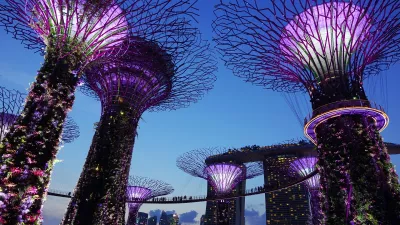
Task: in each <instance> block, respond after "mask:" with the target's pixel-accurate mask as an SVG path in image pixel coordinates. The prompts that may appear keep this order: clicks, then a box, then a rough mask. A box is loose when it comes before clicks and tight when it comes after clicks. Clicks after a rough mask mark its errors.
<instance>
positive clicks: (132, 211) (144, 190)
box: [126, 176, 174, 225]
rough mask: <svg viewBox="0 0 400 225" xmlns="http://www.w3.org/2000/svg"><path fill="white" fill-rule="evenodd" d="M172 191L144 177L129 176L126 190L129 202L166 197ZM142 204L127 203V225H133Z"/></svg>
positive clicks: (168, 186)
mask: <svg viewBox="0 0 400 225" xmlns="http://www.w3.org/2000/svg"><path fill="white" fill-rule="evenodd" d="M173 191H174V189H173V188H172V186H171V185H169V184H167V183H165V182H163V181H159V180H153V179H150V178H146V177H139V176H130V177H129V182H128V188H127V190H126V192H127V197H128V199H129V200H131V201H134V200H138V201H145V200H148V199H151V198H154V197H157V196H162V195H168V194H171V193H172V192H173ZM142 204H143V203H128V207H129V216H128V222H127V223H126V224H127V225H135V224H136V217H137V214H138V212H139V208H140V206H142Z"/></svg>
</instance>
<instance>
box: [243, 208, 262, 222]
mask: <svg viewBox="0 0 400 225" xmlns="http://www.w3.org/2000/svg"><path fill="white" fill-rule="evenodd" d="M244 216H245V220H246V221H245V223H246V225H264V224H266V223H267V221H266V218H265V213H263V214H261V215H260V213H259V212H258V211H256V210H254V209H251V210H248V209H245V210H244Z"/></svg>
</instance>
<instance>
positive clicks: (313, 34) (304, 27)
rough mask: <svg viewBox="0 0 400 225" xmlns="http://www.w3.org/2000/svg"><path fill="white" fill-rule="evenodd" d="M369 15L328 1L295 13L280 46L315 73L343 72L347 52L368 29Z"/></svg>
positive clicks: (361, 38)
mask: <svg viewBox="0 0 400 225" xmlns="http://www.w3.org/2000/svg"><path fill="white" fill-rule="evenodd" d="M369 20H370V19H369V16H368V15H366V14H365V12H364V11H363V10H362V9H361V8H359V7H357V6H355V5H353V4H351V3H344V2H340V3H339V2H330V3H326V4H322V5H318V6H314V7H312V8H310V9H308V10H306V11H304V12H303V13H301V14H299V15H297V16H296V17H295V18H294V19H293V20H292V21H291V22H290V23H289V24H288V25H287V26H286V27H285V28H284V30H283V32H282V35H281V40H280V49H281V51H282V52H283V53H284V55H285V56H286V57H287V58H288V59H289V60H293V61H294V62H299V63H301V64H303V65H304V66H306V67H307V68H308V69H310V70H311V71H312V72H313V73H314V75H315V76H321V77H322V78H323V77H324V76H326V75H327V74H333V73H336V72H340V71H346V66H347V64H348V63H349V61H350V56H351V53H352V52H354V51H356V50H357V47H358V46H360V44H361V42H362V41H363V40H364V39H365V38H366V36H367V34H368V33H369V30H370V24H369Z"/></svg>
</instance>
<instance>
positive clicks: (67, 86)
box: [0, 0, 133, 224]
mask: <svg viewBox="0 0 400 225" xmlns="http://www.w3.org/2000/svg"><path fill="white" fill-rule="evenodd" d="M127 3H128V2H127ZM132 8H133V6H132V5H130V4H125V0H105V1H92V0H5V3H4V4H1V5H0V22H1V23H0V26H3V27H5V29H6V31H7V32H8V33H11V34H13V36H14V38H16V39H18V40H20V41H21V42H22V43H23V44H25V46H26V47H27V48H31V49H37V50H39V51H42V52H43V53H44V54H45V57H44V63H43V64H42V67H41V68H40V70H39V71H38V73H37V76H36V81H35V82H34V83H33V84H32V85H31V88H30V91H29V94H28V96H27V99H26V101H25V105H24V108H23V110H22V112H21V115H20V116H19V117H18V119H17V121H16V122H15V123H14V124H13V127H11V128H10V132H8V133H7V135H6V137H5V138H4V139H3V140H2V143H1V144H0V156H1V159H0V163H1V166H2V168H5V171H6V172H5V173H2V174H1V175H0V180H2V182H1V183H0V201H1V202H2V204H4V207H1V208H0V215H1V216H0V221H7V223H8V224H34V223H40V221H41V220H42V218H41V207H42V203H43V200H44V197H45V195H46V192H47V187H48V185H49V181H50V174H51V171H52V165H53V161H54V160H55V158H56V154H57V152H58V145H59V141H60V136H61V133H62V129H63V123H64V120H65V118H66V115H67V112H68V111H69V110H70V109H71V107H72V104H73V101H74V91H75V88H76V86H77V83H78V80H79V78H80V76H81V71H82V69H83V68H84V67H85V65H86V64H87V63H89V62H92V61H93V60H95V59H96V58H98V57H101V56H104V55H110V54H112V55H115V54H117V53H118V52H120V51H119V50H121V47H120V45H121V43H122V42H124V41H125V40H126V37H127V36H128V34H129V33H130V29H129V26H128V21H129V19H130V18H129V14H128V12H130V11H131V9H132ZM27 158H32V159H33V161H34V162H35V163H32V164H29V165H28V164H26V159H27ZM11 170H16V171H23V170H28V171H29V172H28V174H26V173H15V174H13V176H8V175H7V174H9V172H10V171H11ZM32 190H35V191H32Z"/></svg>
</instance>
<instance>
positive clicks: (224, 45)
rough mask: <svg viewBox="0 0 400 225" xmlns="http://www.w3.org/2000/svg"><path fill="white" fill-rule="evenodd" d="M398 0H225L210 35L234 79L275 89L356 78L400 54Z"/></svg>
mask: <svg viewBox="0 0 400 225" xmlns="http://www.w3.org/2000/svg"><path fill="white" fill-rule="evenodd" d="M399 6H400V2H398V1H375V0H351V1H336V0H304V1H301V3H298V4H297V2H296V1H295V2H293V1H292V0H281V1H272V4H270V3H269V2H266V1H252V0H236V1H233V2H232V1H228V0H226V1H225V0H222V1H221V2H220V4H218V5H217V6H216V7H215V11H214V14H215V15H216V19H215V20H214V21H213V28H214V30H215V37H214V40H215V41H216V43H217V48H218V49H219V50H220V51H221V54H222V56H223V60H224V62H225V64H226V66H227V67H228V68H229V69H231V70H232V71H233V73H234V74H235V75H236V76H239V77H242V78H244V79H246V81H248V82H252V83H254V84H257V85H261V86H263V87H266V88H271V89H274V90H277V91H285V92H295V91H303V90H308V91H313V90H315V89H318V88H319V86H320V84H321V82H322V81H327V80H329V78H340V80H341V81H343V83H346V82H345V81H346V80H347V83H351V82H358V83H361V82H362V80H363V79H364V78H367V77H369V76H372V75H376V74H379V72H380V71H382V70H386V69H387V68H388V66H389V65H390V64H392V63H395V62H396V61H398V60H399V59H400V57H399V55H400V54H399V53H400V48H399V38H398V37H399V36H400V31H399V29H397V27H398V18H397V16H398V13H399V12H398V11H399V10H400V8H399Z"/></svg>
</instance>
